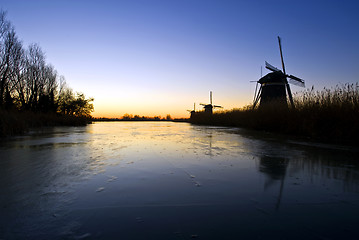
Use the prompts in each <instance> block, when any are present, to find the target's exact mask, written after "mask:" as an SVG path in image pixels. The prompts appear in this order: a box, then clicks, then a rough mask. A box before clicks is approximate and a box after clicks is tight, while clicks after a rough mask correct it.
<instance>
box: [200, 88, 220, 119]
mask: <svg viewBox="0 0 359 240" xmlns="http://www.w3.org/2000/svg"><path fill="white" fill-rule="evenodd" d="M209 102H210V103H209V104H204V103H200V105H202V106H203V108H204V112H205V113H208V114H212V113H213V108H223V107H222V106H218V105H213V104H212V91H210V92H209Z"/></svg>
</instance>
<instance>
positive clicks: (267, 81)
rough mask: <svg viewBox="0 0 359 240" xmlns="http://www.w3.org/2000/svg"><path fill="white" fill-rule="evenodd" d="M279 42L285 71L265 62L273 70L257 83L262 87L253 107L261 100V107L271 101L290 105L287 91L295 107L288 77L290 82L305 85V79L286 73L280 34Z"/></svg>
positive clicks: (256, 94)
mask: <svg viewBox="0 0 359 240" xmlns="http://www.w3.org/2000/svg"><path fill="white" fill-rule="evenodd" d="M278 43H279V51H280V57H281V61H282V69H283V71H281V70H279V69H278V68H276V67H273V66H272V65H270V64H269V63H267V62H265V65H266V68H267V69H269V70H271V71H272V72H271V73H268V74H267V75H265V76H264V77H262V78H260V79H259V80H258V81H257V84H258V83H259V84H260V88H259V91H258V93H257V92H256V93H255V98H254V103H253V108H255V107H256V105H257V104H258V102H259V100H260V107H262V106H264V105H267V104H269V103H273V101H275V102H276V103H277V104H279V105H282V106H288V105H287V93H288V98H289V101H290V104H291V106H292V108H294V102H293V97H292V92H291V90H290V86H289V83H288V80H287V78H289V81H290V83H292V84H295V85H298V86H301V87H304V80H303V79H300V78H298V77H295V76H293V75H288V74H287V73H286V71H285V66H284V60H283V53H282V44H281V39H280V37H279V36H278Z"/></svg>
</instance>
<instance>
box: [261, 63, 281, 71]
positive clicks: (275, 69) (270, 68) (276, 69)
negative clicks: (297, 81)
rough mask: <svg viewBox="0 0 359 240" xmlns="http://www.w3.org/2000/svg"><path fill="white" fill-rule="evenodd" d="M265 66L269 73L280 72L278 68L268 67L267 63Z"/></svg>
mask: <svg viewBox="0 0 359 240" xmlns="http://www.w3.org/2000/svg"><path fill="white" fill-rule="evenodd" d="M265 64H266V68H267V69H269V70H271V71H273V72H278V71H280V70H279V69H278V68H276V67H273V66H272V65H270V64H269V63H267V62H265Z"/></svg>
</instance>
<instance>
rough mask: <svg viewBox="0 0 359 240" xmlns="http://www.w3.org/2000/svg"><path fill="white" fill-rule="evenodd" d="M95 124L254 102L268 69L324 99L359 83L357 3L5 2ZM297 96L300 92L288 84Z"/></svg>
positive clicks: (20, 31)
mask: <svg viewBox="0 0 359 240" xmlns="http://www.w3.org/2000/svg"><path fill="white" fill-rule="evenodd" d="M0 8H1V9H2V10H4V11H6V12H7V19H8V20H9V21H11V23H12V24H13V25H14V27H15V30H16V33H17V35H18V37H19V39H21V40H22V42H23V44H24V46H25V47H27V46H28V45H29V44H31V43H37V44H39V45H40V47H41V48H42V50H43V51H44V52H45V54H46V60H47V62H48V63H50V64H52V65H53V66H54V67H55V69H56V70H57V71H58V73H59V74H60V75H63V76H64V77H65V79H66V82H67V84H68V85H69V86H70V87H71V88H72V89H73V90H74V91H77V92H83V93H84V94H85V95H86V96H87V97H93V98H94V99H95V100H94V107H95V111H94V113H93V116H94V117H122V116H123V115H124V114H125V113H128V114H133V115H136V114H137V115H140V116H158V115H160V116H162V117H164V116H166V115H167V114H170V115H171V116H172V117H189V113H188V112H187V110H192V109H193V104H194V103H196V108H197V109H200V106H199V103H209V91H213V103H214V104H216V105H221V106H223V107H224V110H230V109H233V108H240V107H243V106H246V105H248V104H251V103H252V102H253V97H254V90H255V86H256V83H255V82H251V81H257V80H258V79H259V78H260V77H261V67H263V71H262V75H265V74H267V73H269V70H266V69H265V68H264V61H268V62H269V63H270V64H271V65H274V66H276V67H277V68H281V60H280V53H279V47H278V40H277V36H280V37H281V39H282V49H283V57H284V61H285V67H286V72H287V73H288V74H292V75H295V76H297V77H300V78H302V79H304V80H305V82H306V88H311V87H312V86H314V88H315V89H317V90H321V89H323V88H324V87H327V88H329V87H334V86H335V85H337V84H344V83H356V82H359V79H358V74H357V72H358V71H357V70H358V69H359V58H358V57H359V46H358V44H359V14H357V12H358V9H359V1H356V0H350V1H349V0H342V1H339V0H338V1H332V0H326V1H317V0H303V1H291V0H286V1H281V0H271V1H256V0H254V1H242V0H236V1H230V0H218V1H211V0H162V1H151V0H145V1H137V0H132V1H130V0H129V1H109V0H100V1H90V0H87V1H85V0H76V1H69V0H59V1H57V0H52V1H48V0H32V1H29V0H24V1H20V0H1V2H0ZM291 89H292V92H294V93H295V92H300V91H303V90H304V88H300V87H298V86H294V85H291Z"/></svg>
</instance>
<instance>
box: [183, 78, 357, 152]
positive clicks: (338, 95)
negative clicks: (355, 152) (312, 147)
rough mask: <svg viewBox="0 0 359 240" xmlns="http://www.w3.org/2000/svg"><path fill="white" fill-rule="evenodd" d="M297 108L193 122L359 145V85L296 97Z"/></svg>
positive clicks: (200, 115)
mask: <svg viewBox="0 0 359 240" xmlns="http://www.w3.org/2000/svg"><path fill="white" fill-rule="evenodd" d="M294 102H295V108H283V107H279V106H277V105H276V104H272V105H269V106H267V107H265V108H256V109H253V108H252V106H247V107H244V108H242V109H233V110H230V111H222V112H216V113H214V114H213V115H212V116H209V115H206V114H205V113H204V112H197V113H196V114H194V115H193V116H192V117H191V119H190V122H192V123H197V124H206V125H222V126H235V127H244V128H250V129H255V130H263V131H270V132H277V133H281V134H290V135H295V136H300V137H305V138H309V139H313V140H320V141H324V142H330V143H344V144H350V145H359V124H358V123H359V83H356V84H344V85H338V86H336V87H335V88H331V89H326V88H324V89H323V90H321V91H316V90H314V88H311V89H308V90H306V91H304V92H300V93H298V94H296V95H294Z"/></svg>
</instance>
